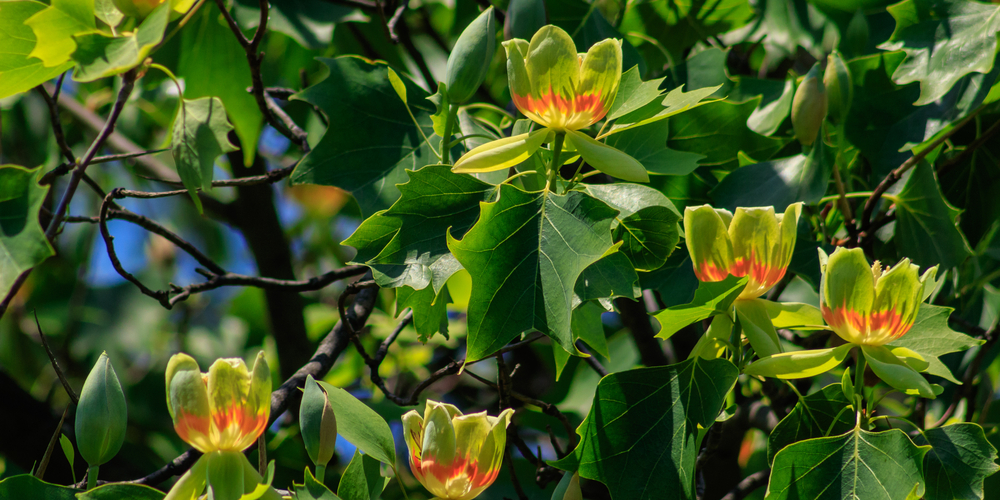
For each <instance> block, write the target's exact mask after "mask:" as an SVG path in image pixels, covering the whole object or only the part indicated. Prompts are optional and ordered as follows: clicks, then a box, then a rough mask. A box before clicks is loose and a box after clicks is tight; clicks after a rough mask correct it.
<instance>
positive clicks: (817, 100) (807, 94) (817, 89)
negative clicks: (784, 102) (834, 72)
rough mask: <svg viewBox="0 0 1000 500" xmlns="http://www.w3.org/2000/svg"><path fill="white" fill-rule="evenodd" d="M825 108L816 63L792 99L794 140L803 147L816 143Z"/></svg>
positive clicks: (824, 91) (823, 90) (821, 84)
mask: <svg viewBox="0 0 1000 500" xmlns="http://www.w3.org/2000/svg"><path fill="white" fill-rule="evenodd" d="M826 107H827V102H826V86H825V85H823V80H822V75H820V69H819V64H818V63H817V64H814V65H813V67H812V69H810V70H809V73H806V77H805V79H803V80H802V83H800V84H799V88H797V89H795V97H793V98H792V128H794V129H795V138H796V139H798V140H799V142H801V143H802V145H803V146H809V145H811V144H812V143H814V142H816V136H817V135H818V134H819V129H820V127H822V126H823V120H824V119H825V118H826Z"/></svg>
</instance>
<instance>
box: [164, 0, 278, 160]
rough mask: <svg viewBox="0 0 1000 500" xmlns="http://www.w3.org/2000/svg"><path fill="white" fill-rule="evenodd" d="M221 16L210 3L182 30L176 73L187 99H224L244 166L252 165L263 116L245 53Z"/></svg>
mask: <svg viewBox="0 0 1000 500" xmlns="http://www.w3.org/2000/svg"><path fill="white" fill-rule="evenodd" d="M220 16H221V15H220V13H219V9H218V7H216V6H215V5H214V4H212V3H211V2H209V5H205V6H204V7H203V8H202V9H201V12H199V13H198V14H196V15H195V16H194V17H193V18H191V20H190V21H189V22H188V24H187V25H186V26H185V27H184V29H183V30H181V51H180V61H179V62H178V65H177V72H176V73H177V76H178V77H180V78H183V79H184V97H185V98H188V99H196V98H198V97H218V98H219V99H221V100H222V104H223V105H224V106H225V107H226V112H227V113H228V114H229V121H230V122H232V124H233V126H234V127H235V128H236V135H237V137H239V139H240V147H241V148H242V150H243V160H244V162H245V166H250V165H251V164H253V160H254V156H255V155H256V154H257V139H258V138H259V137H260V131H261V130H262V128H263V126H264V117H263V115H261V114H260V108H258V107H257V101H256V100H254V98H253V96H252V95H251V94H250V93H249V92H247V88H248V87H250V86H251V85H252V82H251V80H250V66H249V65H248V64H247V56H246V52H245V51H244V50H243V47H241V46H240V44H239V42H237V41H236V37H235V36H234V35H233V32H232V31H230V29H229V26H227V25H226V23H225V22H224V21H222V20H221V18H220ZM235 167H236V166H235V165H233V168H235Z"/></svg>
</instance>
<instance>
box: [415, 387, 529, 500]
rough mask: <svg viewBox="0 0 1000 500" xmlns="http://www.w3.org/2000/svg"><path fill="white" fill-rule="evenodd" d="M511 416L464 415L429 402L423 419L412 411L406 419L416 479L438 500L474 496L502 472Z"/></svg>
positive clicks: (508, 413) (462, 499)
mask: <svg viewBox="0 0 1000 500" xmlns="http://www.w3.org/2000/svg"><path fill="white" fill-rule="evenodd" d="M513 412H514V411H513V410H511V409H509V408H508V409H506V410H504V411H503V412H501V413H500V415H499V416H496V417H491V416H489V415H487V414H486V412H485V411H483V412H480V413H473V414H471V415H462V412H461V411H459V410H458V408H456V407H454V406H452V405H449V404H445V403H438V402H436V401H430V400H428V401H427V407H426V408H425V409H424V415H423V417H421V416H420V414H419V413H417V412H416V411H413V410H411V411H410V412H408V413H407V414H406V415H403V436H404V438H405V439H406V447H407V449H408V450H409V455H410V470H411V471H412V472H413V476H414V477H416V478H417V480H418V481H420V484H422V485H424V488H427V490H428V491H430V492H431V494H432V495H434V496H435V497H437V498H438V499H440V500H471V499H473V498H476V497H477V496H479V495H480V494H481V493H482V492H483V491H485V490H486V488H488V487H489V486H490V485H491V484H493V481H494V480H495V479H496V478H497V474H499V473H500V463H501V461H502V460H503V450H504V446H505V445H506V442H507V426H508V425H509V424H510V417H511V415H512V414H513Z"/></svg>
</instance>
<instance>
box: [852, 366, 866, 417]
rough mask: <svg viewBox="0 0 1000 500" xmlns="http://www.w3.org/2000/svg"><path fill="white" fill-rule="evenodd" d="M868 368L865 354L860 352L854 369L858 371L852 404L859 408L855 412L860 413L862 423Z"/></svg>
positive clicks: (855, 374) (855, 375) (855, 377)
mask: <svg viewBox="0 0 1000 500" xmlns="http://www.w3.org/2000/svg"><path fill="white" fill-rule="evenodd" d="M867 368H868V365H867V364H866V361H865V353H863V352H858V362H857V365H856V366H855V367H854V369H855V370H856V372H855V373H854V401H852V404H854V405H856V406H857V408H855V410H856V411H857V413H858V421H859V422H860V419H861V413H862V410H861V409H862V404H861V403H862V402H864V399H865V370H866V369H867ZM859 397H860V398H861V401H858V398H859Z"/></svg>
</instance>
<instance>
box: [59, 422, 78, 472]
mask: <svg viewBox="0 0 1000 500" xmlns="http://www.w3.org/2000/svg"><path fill="white" fill-rule="evenodd" d="M59 447H60V448H62V452H63V455H64V456H65V457H66V461H67V462H69V468H70V470H75V469H73V463H74V462H76V451H75V450H74V449H73V443H72V442H70V440H69V438H68V437H66V434H59ZM74 482H75V478H74Z"/></svg>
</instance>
